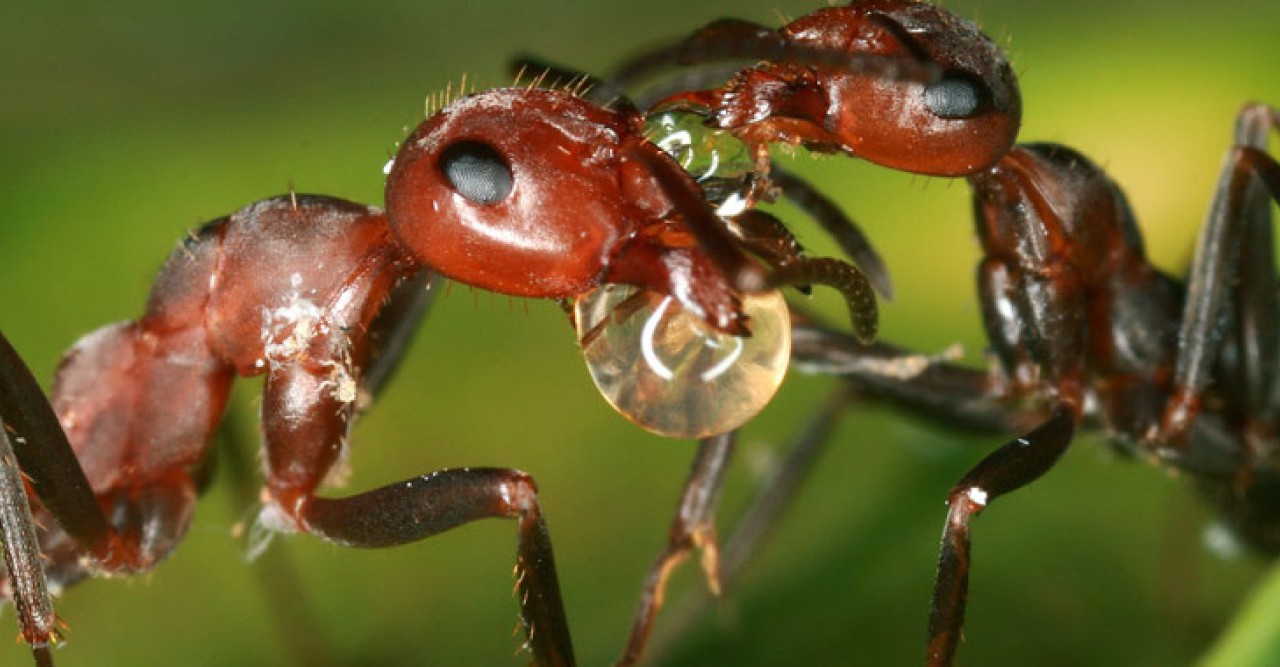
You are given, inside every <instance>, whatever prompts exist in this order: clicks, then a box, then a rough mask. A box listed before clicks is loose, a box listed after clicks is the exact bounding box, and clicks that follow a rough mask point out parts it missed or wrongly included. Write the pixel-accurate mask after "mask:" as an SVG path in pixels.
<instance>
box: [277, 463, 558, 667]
mask: <svg viewBox="0 0 1280 667" xmlns="http://www.w3.org/2000/svg"><path fill="white" fill-rule="evenodd" d="M301 504H302V510H301V512H300V515H299V518H300V519H301V520H302V523H303V526H304V527H305V529H306V531H307V532H309V533H311V534H313V535H317V536H319V537H322V538H324V539H325V540H328V541H330V542H334V543H337V544H341V545H344V546H350V547H367V548H374V547H391V546H398V545H401V544H407V543H410V542H416V541H418V540H421V539H424V538H427V537H430V536H432V535H436V534H439V533H442V532H444V531H446V530H449V529H451V528H456V527H458V526H461V525H463V524H467V523H470V522H472V521H475V520H478V519H485V518H509V519H516V520H517V522H518V524H519V541H518V547H517V557H516V589H517V591H518V593H519V601H520V617H521V620H522V622H523V624H524V630H525V635H526V637H527V638H528V639H527V644H526V646H527V647H528V648H529V649H530V650H531V651H532V653H533V656H534V659H535V661H536V664H538V665H541V666H543V667H551V666H559V665H573V664H574V658H573V646H572V643H571V641H570V638H569V626H568V622H567V620H566V617H565V613H564V603H563V601H562V600H561V596H560V585H559V582H558V580H557V576H556V568H555V558H554V556H553V554H552V550H551V536H550V534H549V533H548V531H547V525H546V522H545V521H544V519H543V517H542V510H541V507H540V506H539V503H538V498H537V487H536V486H535V485H534V483H533V480H532V479H531V478H530V477H529V476H528V475H526V474H525V473H523V472H520V471H518V470H510V469H502V468H461V469H453V470H440V471H437V472H433V473H431V474H428V475H423V476H421V477H415V478H413V479H408V480H405V481H402V482H398V483H396V484H391V485H388V486H384V487H382V488H380V489H375V490H373V491H368V492H365V493H362V494H359V495H356V496H350V497H347V498H338V499H330V498H319V497H315V498H310V499H301Z"/></svg>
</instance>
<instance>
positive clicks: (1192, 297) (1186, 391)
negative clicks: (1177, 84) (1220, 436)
mask: <svg viewBox="0 0 1280 667" xmlns="http://www.w3.org/2000/svg"><path fill="white" fill-rule="evenodd" d="M1268 128H1270V129H1276V128H1280V111H1277V110H1276V109H1274V108H1271V107H1267V106H1264V105H1250V106H1248V107H1246V108H1245V110H1244V111H1242V112H1241V114H1240V117H1239V120H1238V122H1237V131H1236V142H1237V144H1236V146H1235V147H1234V148H1232V149H1231V151H1230V152H1229V153H1228V155H1227V159H1226V162H1225V164H1224V165H1223V168H1222V173H1221V176H1220V177H1219V179H1218V186H1217V189H1216V193H1215V195H1214V199H1213V203H1212V204H1211V206H1210V209H1209V214H1208V219H1207V221H1206V222H1205V226H1204V229H1203V230H1202V231H1201V234H1200V239H1199V241H1198V242H1197V244H1196V253H1195V258H1194V259H1193V260H1192V265H1191V273H1190V277H1189V279H1188V282H1187V302H1186V308H1185V310H1184V313H1183V317H1182V324H1181V328H1180V329H1179V331H1178V341H1179V345H1178V357H1177V366H1176V368H1175V371H1174V394H1173V397H1172V398H1171V399H1170V400H1169V403H1168V405H1167V406H1166V408H1165V412H1164V415H1163V417H1162V418H1161V421H1160V423H1159V424H1158V425H1157V426H1156V427H1154V428H1153V430H1152V432H1151V433H1149V434H1148V437H1147V439H1148V441H1149V442H1151V443H1152V444H1154V445H1157V446H1167V445H1170V444H1171V441H1176V440H1177V439H1178V436H1179V435H1181V434H1182V433H1184V432H1185V430H1186V429H1187V426H1188V425H1189V424H1190V422H1191V421H1192V419H1193V418H1194V417H1195V415H1196V413H1197V412H1199V404H1200V397H1201V394H1202V393H1203V391H1204V389H1205V387H1206V385H1207V384H1208V382H1209V378H1210V374H1211V372H1212V370H1213V368H1212V367H1213V363H1214V361H1215V359H1216V357H1217V352H1218V350H1219V349H1220V345H1219V343H1220V340H1219V336H1218V332H1219V331H1220V330H1221V327H1220V326H1219V324H1220V320H1221V318H1222V312H1223V304H1224V302H1225V299H1226V295H1227V291H1228V290H1229V289H1230V286H1231V283H1232V281H1233V279H1234V277H1235V276H1234V272H1235V270H1236V266H1237V264H1238V263H1239V262H1240V260H1241V258H1242V253H1244V252H1246V250H1244V249H1242V245H1243V242H1244V239H1249V241H1250V242H1251V243H1252V242H1253V241H1255V240H1256V239H1257V235H1256V233H1255V232H1250V231H1249V229H1248V228H1249V227H1250V226H1254V225H1257V224H1270V220H1269V215H1267V212H1266V208H1267V206H1268V205H1267V203H1266V199H1265V197H1263V196H1262V195H1261V192H1262V190H1261V189H1260V188H1259V186H1258V185H1257V183H1259V182H1260V183H1261V184H1262V185H1263V186H1265V188H1266V191H1268V192H1269V193H1270V195H1271V198H1272V199H1274V200H1275V201H1277V202H1280V163H1277V162H1276V160H1275V158H1273V157H1271V156H1270V155H1268V154H1267V153H1266V138H1267V134H1268V131H1267V130H1268ZM1258 250H1260V249H1255V250H1250V251H1248V252H1255V251H1258ZM1250 261H1265V259H1261V260H1260V259H1254V260H1249V259H1248V258H1247V257H1246V258H1244V263H1249V262H1250ZM1255 270H1256V269H1255ZM1269 270H1272V271H1273V270H1274V268H1272V269H1269ZM1263 298H1270V297H1263ZM1246 307H1248V306H1247V304H1246ZM1266 391H1267V392H1268V393H1269V392H1270V391H1271V390H1270V389H1268V390H1266Z"/></svg>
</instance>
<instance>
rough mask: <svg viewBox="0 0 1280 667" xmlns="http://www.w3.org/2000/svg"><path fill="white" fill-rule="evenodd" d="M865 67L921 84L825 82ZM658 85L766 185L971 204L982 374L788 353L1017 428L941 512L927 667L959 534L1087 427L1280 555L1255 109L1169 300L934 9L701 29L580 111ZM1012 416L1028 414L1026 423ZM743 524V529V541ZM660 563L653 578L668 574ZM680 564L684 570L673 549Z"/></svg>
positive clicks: (882, 1) (1084, 176) (649, 611)
mask: <svg viewBox="0 0 1280 667" xmlns="http://www.w3.org/2000/svg"><path fill="white" fill-rule="evenodd" d="M864 53H867V54H878V55H881V56H886V57H890V58H897V59H899V60H900V67H901V68H902V69H903V70H909V69H912V68H923V69H925V70H930V71H933V72H934V75H932V76H930V77H926V78H923V79H915V80H910V79H899V80H890V81H885V80H883V79H880V78H876V77H873V76H867V75H866V74H865V73H864V72H862V71H861V70H860V69H859V68H858V67H857V66H850V65H849V64H847V63H844V62H842V60H843V59H845V58H848V57H849V56H850V55H851V54H864ZM733 59H753V60H756V61H757V62H755V63H754V64H752V65H750V66H748V67H745V68H741V67H740V66H739V68H736V69H731V70H730V71H728V72H725V71H722V70H721V69H719V68H715V67H711V66H710V65H711V64H712V63H716V62H719V61H725V60H733ZM673 66H686V67H688V66H692V67H695V69H694V70H693V71H692V72H691V73H690V74H687V75H685V76H682V77H680V78H676V79H673V81H674V82H675V83H674V84H672V85H665V86H660V88H659V90H660V92H659V93H657V94H653V95H650V96H649V97H648V98H647V100H646V101H645V102H644V103H643V106H648V105H652V108H651V110H650V112H649V113H662V112H664V111H665V110H666V109H670V108H673V107H674V108H679V109H684V110H691V111H692V112H693V113H695V114H699V115H701V116H702V117H703V118H704V119H705V123H706V124H707V125H708V126H710V127H715V128H720V129H723V130H726V131H729V132H732V133H733V134H735V135H736V136H738V137H740V138H741V139H743V140H744V141H746V142H747V143H749V144H751V145H753V146H755V147H756V150H757V152H756V155H757V168H756V171H757V173H758V174H760V175H761V176H762V177H763V176H765V175H767V174H769V173H770V171H771V170H772V171H773V173H774V176H773V178H774V179H775V180H777V178H778V176H777V172H776V170H774V169H772V168H771V166H770V164H769V162H768V153H767V148H768V146H769V145H771V144H775V143H783V144H789V145H799V146H804V147H806V148H808V149H810V150H814V151H818V152H842V153H846V154H848V155H851V156H855V157H862V158H865V159H867V160H869V161H871V162H875V163H877V164H881V165H884V166H888V167H891V168H894V169H900V170H904V171H910V172H916V173H923V174H929V175H937V176H966V177H968V180H969V182H970V184H971V186H972V187H973V190H974V194H975V210H976V213H977V216H978V221H979V234H980V236H981V238H982V241H983V249H984V252H985V257H984V260H983V264H982V265H981V268H980V293H981V299H982V303H983V309H984V312H983V314H984V319H985V321H986V326H987V334H988V338H989V340H990V341H991V345H992V347H993V348H994V351H995V352H996V354H997V356H998V358H999V361H1000V368H999V370H1000V373H999V374H997V375H994V376H992V375H988V374H984V373H980V372H970V371H966V370H965V369H963V368H957V367H950V366H946V365H944V364H935V365H934V366H933V367H930V368H929V369H927V372H922V373H920V374H918V375H914V374H911V375H910V376H909V377H903V376H899V375H897V370H896V369H895V370H893V371H881V372H879V373H877V372H876V371H875V370H874V369H886V368H892V365H886V364H884V363H879V362H887V361H891V360H893V359H897V358H900V357H901V355H902V351H901V350H897V349H894V348H891V347H888V346H885V347H876V348H866V347H864V346H853V345H845V344H841V343H840V342H839V340H840V338H841V337H840V336H839V335H838V334H833V333H830V332H825V331H823V330H821V329H815V328H809V327H806V326H802V327H800V328H798V329H797V331H796V349H795V351H794V354H795V357H796V359H797V360H798V361H801V362H803V363H804V364H805V365H807V366H809V367H810V368H811V369H813V370H817V371H818V372H824V373H832V374H840V375H847V376H849V377H850V378H851V380H852V381H853V382H854V384H855V385H857V386H859V387H860V388H862V389H863V391H866V392H869V393H873V394H876V393H878V394H882V395H887V396H889V397H891V398H893V399H894V400H896V401H897V402H900V403H905V404H908V405H912V406H914V407H917V408H919V409H923V410H928V411H930V412H933V413H938V414H944V415H948V416H950V417H953V418H955V419H959V420H964V421H966V422H968V423H979V424H982V425H985V426H988V427H995V428H1011V427H1012V428H1019V427H1020V426H1019V425H1025V424H1026V423H1027V421H1028V420H1029V419H1035V420H1036V424H1033V426H1032V427H1030V430H1029V432H1027V433H1026V435H1024V436H1023V437H1020V438H1017V439H1015V440H1014V441H1013V442H1011V443H1010V444H1008V445H1006V446H1005V447H1002V448H1001V449H999V450H997V451H996V452H995V453H994V454H992V455H991V456H990V457H988V458H987V459H985V460H984V461H982V462H981V463H979V464H978V465H977V466H976V467H975V468H974V469H973V471H972V472H970V473H969V474H968V475H966V476H965V477H964V478H963V479H962V480H961V481H960V483H958V484H957V486H956V487H955V488H954V489H953V490H952V491H951V493H950V494H949V497H948V504H949V505H950V508H951V510H950V514H949V516H948V520H947V523H946V527H945V528H944V534H943V544H942V555H941V558H940V563H939V571H938V581H937V587H936V589H935V593H934V599H933V604H932V613H931V617H930V628H929V638H930V639H929V650H928V657H927V659H926V661H927V663H928V664H929V665H931V666H935V667H942V666H945V665H950V664H952V663H953V661H954V655H955V652H956V648H957V645H958V642H959V638H960V630H961V627H962V624H963V616H964V604H965V600H966V596H967V576H968V567H969V522H970V520H971V518H972V516H974V515H976V514H977V513H978V512H979V511H981V510H982V509H983V508H984V507H985V506H986V504H988V503H989V502H990V501H992V500H994V499H995V498H996V497H998V496H1000V495H1003V494H1005V493H1008V492H1009V491H1012V490H1014V489H1017V488H1019V487H1021V486H1023V485H1025V484H1027V483H1029V482H1031V481H1033V480H1034V479H1036V478H1037V477H1039V476H1040V475H1041V474H1043V473H1044V472H1046V471H1047V470H1048V469H1049V468H1050V467H1051V466H1052V465H1053V464H1054V462H1056V460H1057V459H1058V457H1059V456H1060V455H1061V453H1062V452H1063V450H1064V449H1065V448H1066V446H1067V445H1068V444H1069V442H1070V441H1071V440H1072V437H1073V434H1074V432H1075V430H1076V428H1077V427H1078V425H1079V423H1080V422H1081V421H1082V420H1083V419H1085V418H1086V417H1087V418H1089V419H1090V420H1096V421H1098V422H1101V423H1102V424H1103V425H1104V426H1105V427H1106V429H1107V432H1108V433H1110V434H1112V435H1114V436H1115V439H1116V441H1117V443H1118V444H1119V445H1120V446H1121V449H1123V450H1125V451H1132V452H1140V453H1144V454H1147V455H1151V456H1153V457H1156V458H1158V459H1159V460H1161V461H1163V462H1165V463H1167V464H1169V465H1172V466H1176V467H1179V468H1183V469H1186V470H1189V471H1191V472H1192V473H1194V474H1196V475H1197V476H1198V477H1199V478H1201V479H1202V480H1203V481H1204V486H1205V487H1206V488H1208V489H1209V490H1210V491H1211V493H1212V495H1214V496H1215V498H1216V499H1217V500H1218V501H1219V503H1220V504H1222V505H1223V506H1224V507H1225V510H1226V515H1227V517H1228V519H1229V520H1230V522H1231V523H1233V524H1234V525H1235V526H1236V527H1237V529H1238V530H1239V532H1240V533H1241V534H1242V535H1243V536H1244V537H1246V538H1247V539H1248V540H1249V541H1250V542H1253V543H1255V544H1258V545H1259V546H1262V547H1263V548H1264V549H1267V550H1270V551H1274V550H1276V549H1277V547H1278V546H1280V541H1277V538H1276V537H1275V535H1276V534H1277V533H1280V529H1278V528H1277V526H1280V517H1278V516H1277V515H1276V512H1275V511H1274V508H1272V507H1270V506H1268V501H1267V500H1265V499H1266V498H1269V497H1274V488H1275V486H1276V484H1277V481H1276V479H1277V476H1276V473H1275V469H1274V467H1275V462H1274V460H1273V459H1274V455H1273V452H1274V451H1275V450H1276V449H1277V444H1276V442H1275V432H1276V429H1277V425H1276V421H1277V417H1276V413H1277V410H1280V407H1277V401H1278V400H1280V398H1277V395H1278V394H1277V392H1276V389H1275V387H1276V385H1277V383H1280V379H1278V377H1280V376H1277V374H1276V373H1275V372H1274V370H1273V369H1274V368H1275V366H1276V364H1277V363H1280V352H1277V350H1276V342H1275V337H1276V336H1275V334H1276V331H1277V328H1278V326H1277V324H1276V322H1277V318H1280V312H1277V309H1278V308H1280V306H1277V304H1276V300H1275V294H1276V288H1275V268H1274V258H1273V256H1272V250H1271V248H1272V240H1271V222H1270V199H1280V169H1278V168H1277V166H1276V161H1275V159H1274V158H1272V157H1270V156H1269V155H1267V153H1266V149H1267V135H1268V133H1269V130H1270V128H1273V127H1275V126H1276V125H1277V115H1276V112H1275V111H1274V110H1273V109H1270V108H1268V107H1264V106H1258V105H1253V106H1250V107H1248V108H1246V110H1245V111H1244V112H1243V113H1242V114H1241V116H1240V121H1239V123H1238V129H1237V136H1236V144H1237V145H1236V147H1235V148H1234V149H1233V151H1232V153H1231V155H1230V157H1229V158H1228V161H1227V165H1226V167H1225V168H1224V171H1223V174H1222V176H1221V177H1220V180H1219V184H1218V196H1217V198H1216V199H1215V201H1214V203H1213V205H1212V207H1211V210H1210V213H1209V216H1208V219H1207V223H1206V225H1205V230H1204V233H1203V236H1202V239H1201V242H1200V245H1199V252H1198V253H1197V258H1196V260H1195V262H1194V265H1193V267H1192V270H1191V272H1190V274H1189V276H1188V278H1187V282H1186V284H1185V285H1183V284H1182V283H1179V282H1178V281H1176V280H1174V279H1172V278H1169V277H1167V276H1165V275H1164V274H1163V273H1161V272H1160V271H1159V270H1158V269H1156V268H1155V267H1154V266H1152V265H1151V264H1150V263H1149V262H1148V261H1147V259H1146V257H1145V255H1144V251H1143V248H1142V242H1141V238H1140V235H1139V234H1138V231H1137V226H1136V223H1135V222H1134V221H1133V218H1132V215H1131V213H1130V212H1129V208H1128V205H1127V204H1126V203H1125V201H1124V197H1123V194H1122V193H1121V190H1120V188H1119V186H1117V185H1116V184H1114V183H1113V182H1111V181H1110V180H1109V179H1108V178H1107V177H1106V176H1105V174H1103V172H1102V170H1101V169H1099V168H1098V167H1096V166H1095V165H1093V164H1092V163H1091V162H1089V161H1088V160H1087V159H1085V158H1084V157H1083V156H1081V155H1079V154H1078V153H1076V152H1074V151H1072V150H1070V149H1068V148H1066V147H1062V146H1057V145H1026V146H1014V145H1013V142H1014V138H1015V135H1016V133H1017V129H1018V124H1019V116H1020V102H1019V97H1018V92H1017V84H1016V81H1015V80H1014V77H1013V74H1012V71H1011V69H1010V67H1009V65H1008V63H1007V61H1006V59H1005V57H1004V56H1003V54H1001V53H1000V51H999V49H998V48H996V47H995V45H994V44H992V43H991V41H990V40H989V39H987V38H986V37H984V36H983V35H982V34H981V33H980V32H979V31H978V30H977V28H976V27H974V26H973V25H972V24H970V23H968V22H965V21H963V20H960V19H957V18H955V17H954V16H952V15H950V14H948V13H947V12H945V11H943V10H941V9H939V8H937V7H935V6H932V5H928V4H924V3H916V2H902V1H900V0H865V1H856V0H855V1H854V2H851V3H850V4H849V5H848V6H845V7H832V8H826V9H822V10H818V11H817V12H814V13H813V14H810V15H808V16H805V17H802V18H800V19H798V20H796V21H793V22H791V23H789V24H787V25H785V26H783V27H782V28H781V29H779V30H776V31H775V30H771V29H769V28H764V27H761V26H757V25H755V24H750V23H745V22H742V21H736V20H722V21H719V22H716V23H712V24H711V25H709V26H707V27H706V28H704V29H702V30H701V31H699V32H697V33H695V34H694V35H693V36H692V37H690V38H688V39H686V40H683V41H681V42H678V43H676V44H674V45H668V46H663V47H661V48H659V49H656V50H654V51H651V52H648V53H645V54H642V55H641V56H639V57H637V58H634V59H633V60H631V61H629V62H628V63H627V64H625V65H624V66H623V67H622V68H620V69H619V70H618V71H617V72H616V73H615V74H614V75H612V76H610V77H609V78H608V79H607V80H606V82H605V83H604V84H602V85H601V86H599V89H600V91H601V92H600V93H599V94H600V96H601V98H604V99H607V98H608V97H610V96H616V95H621V94H622V93H621V92H620V91H622V90H625V89H626V88H627V87H629V86H633V85H634V84H635V82H636V81H638V80H640V79H641V78H642V77H646V76H649V75H651V74H654V73H656V72H658V71H660V70H662V69H664V68H669V67H673ZM690 89H693V90H692V91H691V90H690ZM648 100H653V101H648ZM764 185H765V187H766V188H767V187H768V185H769V184H768V183H767V182H765V184H764ZM1268 190H1269V192H1270V199H1269V198H1268V196H1267V193H1268ZM783 191H784V193H785V186H784V187H783ZM1237 265H1238V266H1240V268H1239V269H1238V270H1237V269H1236V268H1235V267H1236V266H1237ZM1237 283H1238V286H1237ZM1224 341H1226V342H1225V343H1224ZM1224 349H1225V351H1224ZM871 362H877V363H871ZM993 377H994V378H998V381H996V380H993ZM1215 380H1216V383H1215ZM1237 387H1239V389H1236V388H1237ZM1027 397H1035V398H1037V399H1039V409H1040V410H1043V412H1042V413H1039V414H1037V412H1036V411H1028V410H1027V409H1025V399H1026V398H1027ZM836 403H839V401H837V402H836ZM1021 427H1022V428H1026V427H1025V426H1021ZM784 476H785V475H784ZM779 493H780V492H779V491H778V490H776V489H774V490H770V491H768V492H766V495H775V496H776V495H777V494H779ZM764 523H768V521H767V520H766V519H761V518H752V519H749V520H748V521H746V524H747V525H748V526H751V530H755V529H756V527H758V526H760V525H761V524H764ZM680 525H681V524H680V520H679V519H678V520H677V524H676V526H677V528H678V527H680ZM676 536H679V535H678V532H677V530H676V529H673V538H674V537H676ZM676 545H677V542H675V541H673V542H672V546H670V547H669V548H668V552H667V553H664V555H663V556H662V557H660V559H659V563H658V565H657V566H655V570H657V569H660V568H665V567H668V566H669V565H668V564H669V562H670V560H669V559H670V556H669V554H670V553H672V552H675V551H676ZM679 545H680V546H681V547H683V549H684V550H685V551H686V552H687V551H688V550H689V549H691V548H692V547H693V546H694V543H693V542H692V541H690V540H687V539H685V540H683V542H681V543H679ZM735 548H737V547H735ZM655 581H657V582H659V586H660V580H659V579H657V578H651V581H650V589H651V590H652V589H653V587H654V582H655ZM655 611H656V605H653V604H647V605H646V607H645V608H642V610H641V613H640V616H639V618H638V620H637V622H636V626H635V628H634V630H633V634H632V640H631V643H630V644H629V647H628V652H627V654H626V655H625V656H624V658H623V660H622V663H623V664H629V663H632V662H634V661H635V660H636V659H637V658H638V656H639V654H640V651H641V650H642V649H643V646H644V642H645V637H646V636H647V633H648V631H649V628H650V625H651V623H652V616H653V613H654V612H655Z"/></svg>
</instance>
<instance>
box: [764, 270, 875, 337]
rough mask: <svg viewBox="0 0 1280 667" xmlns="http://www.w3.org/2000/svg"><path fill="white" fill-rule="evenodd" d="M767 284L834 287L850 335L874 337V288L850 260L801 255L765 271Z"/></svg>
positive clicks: (776, 285) (775, 285)
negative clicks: (846, 315) (845, 313)
mask: <svg viewBox="0 0 1280 667" xmlns="http://www.w3.org/2000/svg"><path fill="white" fill-rule="evenodd" d="M769 284H770V285H771V286H774V287H784V286H791V285H811V284H816V285H826V286H827V287H831V288H833V289H835V290H836V291H838V292H840V295H841V296H843V297H844V300H845V305H846V306H847V307H848V309H849V319H850V321H851V322H852V324H853V335H854V338H857V339H858V341H859V342H861V343H863V344H870V343H872V342H874V341H875V339H876V332H877V331H878V330H879V315H878V313H879V309H878V307H877V306H876V296H875V291H874V290H873V289H872V288H871V283H870V282H869V281H868V280H867V277H866V276H865V275H863V274H862V272H861V271H859V270H858V269H857V268H855V267H854V266H853V265H852V264H849V263H848V262H844V261H842V260H838V259H833V258H830V257H816V258H809V257H804V258H800V259H798V260H796V261H794V262H790V263H787V264H783V265H782V266H779V267H777V268H776V269H774V270H773V272H772V273H770V274H769Z"/></svg>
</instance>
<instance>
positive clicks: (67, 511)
mask: <svg viewBox="0 0 1280 667" xmlns="http://www.w3.org/2000/svg"><path fill="white" fill-rule="evenodd" d="M0 413H3V415H4V420H5V422H6V423H7V425H8V426H9V427H10V428H12V429H13V431H15V432H16V433H18V434H20V436H21V437H19V438H17V439H16V440H15V443H14V445H15V446H14V447H13V450H14V455H15V456H16V457H17V461H18V466H19V467H21V468H22V471H23V473H25V475H26V477H27V479H28V480H29V483H30V484H31V488H32V489H33V490H34V491H35V492H36V495H37V496H39V498H40V501H41V502H42V503H43V504H44V506H45V508H46V509H48V510H49V512H50V513H52V514H53V515H54V516H56V517H58V523H59V525H60V526H61V527H62V529H63V531H65V532H66V533H67V534H68V535H70V536H71V537H72V538H73V539H75V541H76V542H79V543H80V544H82V545H85V546H86V547H88V548H90V550H92V551H93V552H94V554H95V555H96V556H98V557H100V558H101V557H103V556H105V555H107V554H108V552H110V550H111V546H112V545H111V541H112V536H113V531H112V528H111V525H110V523H108V521H107V517H106V515H105V514H103V512H102V508H101V507H100V506H99V505H98V499H97V498H96V497H95V496H94V494H93V489H92V488H90V486H89V480H88V478H87V477H85V474H84V471H83V470H82V469H81V468H80V463H79V462H78V461H77V460H76V455H75V452H74V451H72V449H71V443H70V442H69V441H68V440H67V435H66V433H64V432H63V430H62V425H61V424H59V423H58V417H57V416H56V415H55V414H54V413H53V407H52V406H51V405H50V404H49V401H48V399H46V398H45V395H44V391H43V390H42V389H41V388H40V384H39V383H38V382H36V379H35V377H34V376H32V375H31V370H30V369H28V368H27V365H26V363H24V362H23V361H22V358H21V357H20V356H18V353H17V351H16V350H14V349H13V346H12V345H10V344H9V340H8V339H7V338H5V337H4V336H3V335H2V334H0Z"/></svg>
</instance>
